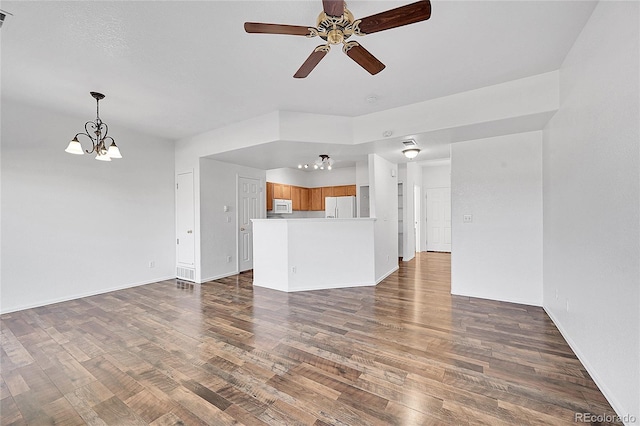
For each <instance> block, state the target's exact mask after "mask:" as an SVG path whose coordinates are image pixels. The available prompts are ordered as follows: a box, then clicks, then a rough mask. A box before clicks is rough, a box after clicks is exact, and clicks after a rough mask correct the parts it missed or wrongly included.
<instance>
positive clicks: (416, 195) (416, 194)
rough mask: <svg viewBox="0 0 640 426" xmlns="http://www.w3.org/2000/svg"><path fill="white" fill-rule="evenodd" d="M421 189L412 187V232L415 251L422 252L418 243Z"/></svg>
mask: <svg viewBox="0 0 640 426" xmlns="http://www.w3.org/2000/svg"><path fill="white" fill-rule="evenodd" d="M420 191H421V188H420V187H419V186H417V185H414V186H413V223H414V226H413V231H414V232H415V241H416V251H417V252H420V251H422V244H421V243H420V240H421V238H420V222H421V220H420V218H421V217H422V206H421V205H420V204H421V200H422V198H421V197H420Z"/></svg>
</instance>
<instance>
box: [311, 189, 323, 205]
mask: <svg viewBox="0 0 640 426" xmlns="http://www.w3.org/2000/svg"><path fill="white" fill-rule="evenodd" d="M309 198H310V203H309V204H310V206H309V210H313V211H320V210H324V207H323V204H324V198H322V188H309Z"/></svg>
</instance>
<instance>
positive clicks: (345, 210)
mask: <svg viewBox="0 0 640 426" xmlns="http://www.w3.org/2000/svg"><path fill="white" fill-rule="evenodd" d="M324 217H331V218H336V217H338V218H344V217H356V197H354V196H349V197H325V198H324Z"/></svg>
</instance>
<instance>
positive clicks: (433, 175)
mask: <svg viewBox="0 0 640 426" xmlns="http://www.w3.org/2000/svg"><path fill="white" fill-rule="evenodd" d="M421 165H422V168H421V170H422V180H421V182H422V190H421V194H420V201H421V211H420V241H421V244H420V250H421V251H427V203H426V199H427V198H426V197H427V189H433V188H451V160H450V159H446V160H434V161H429V162H423V163H421Z"/></svg>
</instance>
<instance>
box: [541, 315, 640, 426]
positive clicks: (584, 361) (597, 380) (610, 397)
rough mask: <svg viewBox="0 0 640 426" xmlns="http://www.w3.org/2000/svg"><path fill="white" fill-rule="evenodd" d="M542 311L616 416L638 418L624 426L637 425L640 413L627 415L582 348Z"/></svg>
mask: <svg viewBox="0 0 640 426" xmlns="http://www.w3.org/2000/svg"><path fill="white" fill-rule="evenodd" d="M542 309H544V311H545V312H546V313H547V315H548V316H549V318H550V319H551V321H552V322H553V324H554V325H555V326H556V328H557V329H558V331H559V332H560V334H562V337H564V340H565V341H566V342H567V344H568V345H569V347H570V348H571V350H572V351H573V353H574V354H576V356H577V357H578V359H579V360H580V362H581V363H582V365H584V368H585V369H586V370H587V372H588V373H589V375H590V376H591V378H592V379H593V381H594V382H595V384H596V386H598V389H600V392H602V395H603V396H604V397H605V398H606V400H607V401H608V402H609V405H611V408H613V410H614V411H615V412H616V414H617V415H618V416H620V418H621V419H624V416H629V415H633V416H636V421H635V422H634V423H626V422H625V423H624V424H625V425H629V426H632V425H637V424H638V415H640V413H625V411H624V409H623V408H622V407H621V405H620V403H619V402H618V400H617V399H616V398H615V397H614V396H613V393H612V392H611V389H609V388H608V387H607V385H605V384H604V382H603V381H602V379H601V378H600V376H599V375H598V372H597V371H596V369H595V368H593V366H592V365H591V364H590V363H589V361H588V360H587V357H585V356H584V354H583V353H582V351H580V348H579V347H578V345H576V343H575V342H574V341H573V339H571V337H570V336H569V334H568V333H567V332H566V331H565V330H564V329H563V327H562V324H561V323H560V321H559V320H558V319H557V318H556V317H555V316H554V315H553V314H552V313H551V311H550V310H548V309H547V308H546V307H545V306H543V307H542ZM593 414H601V413H593Z"/></svg>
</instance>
